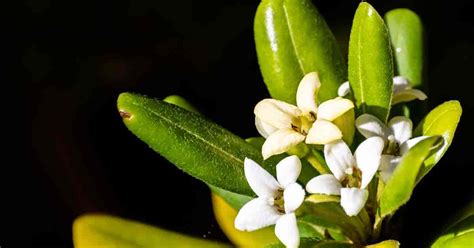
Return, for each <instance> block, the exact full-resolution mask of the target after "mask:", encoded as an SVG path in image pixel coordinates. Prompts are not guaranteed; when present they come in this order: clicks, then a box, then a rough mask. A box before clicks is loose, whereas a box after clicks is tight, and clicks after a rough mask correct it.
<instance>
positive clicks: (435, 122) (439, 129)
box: [414, 101, 462, 181]
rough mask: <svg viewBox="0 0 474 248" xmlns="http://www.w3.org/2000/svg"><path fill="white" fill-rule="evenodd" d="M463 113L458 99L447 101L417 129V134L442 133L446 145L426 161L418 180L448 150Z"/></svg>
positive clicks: (429, 114) (432, 112) (435, 109)
mask: <svg viewBox="0 0 474 248" xmlns="http://www.w3.org/2000/svg"><path fill="white" fill-rule="evenodd" d="M461 114H462V108H461V104H460V103H459V102H458V101H447V102H444V103H443V104H441V105H439V106H438V107H436V108H434V109H433V110H431V112H430V113H428V115H427V116H426V117H425V118H424V119H423V120H422V121H421V122H420V124H419V125H418V126H417V128H416V129H415V132H414V134H415V136H420V135H440V136H442V137H443V138H444V146H443V147H442V148H441V149H440V150H439V151H438V152H437V153H435V154H433V155H432V156H430V157H429V158H428V159H427V160H426V161H425V163H424V166H423V167H422V169H421V171H420V174H419V175H418V181H420V180H421V179H422V178H423V177H424V176H425V175H426V174H427V173H428V172H429V171H430V170H431V169H432V168H433V167H434V166H435V165H436V164H437V163H438V161H439V160H440V159H441V158H442V157H443V155H444V153H446V151H447V150H448V148H449V146H450V145H451V143H452V141H453V138H454V134H455V132H456V127H457V126H458V123H459V121H460V119H461Z"/></svg>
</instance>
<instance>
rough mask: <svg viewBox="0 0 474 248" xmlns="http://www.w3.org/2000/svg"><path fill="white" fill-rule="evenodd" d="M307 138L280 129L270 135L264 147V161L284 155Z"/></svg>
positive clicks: (288, 130) (291, 131)
mask: <svg viewBox="0 0 474 248" xmlns="http://www.w3.org/2000/svg"><path fill="white" fill-rule="evenodd" d="M304 139H305V136H304V135H302V134H300V133H298V132H296V131H294V130H292V129H287V128H285V129H280V130H278V131H276V132H274V133H273V134H272V135H270V136H269V137H268V138H267V140H265V143H263V146H262V155H263V159H267V158H269V157H271V156H273V155H276V154H280V153H284V152H286V151H288V150H289V149H290V148H292V147H293V146H296V145H297V144H299V143H301V142H303V141H304Z"/></svg>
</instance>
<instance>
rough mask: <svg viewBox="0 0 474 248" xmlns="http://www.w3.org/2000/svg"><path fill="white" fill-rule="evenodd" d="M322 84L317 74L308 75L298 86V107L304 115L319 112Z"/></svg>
mask: <svg viewBox="0 0 474 248" xmlns="http://www.w3.org/2000/svg"><path fill="white" fill-rule="evenodd" d="M320 87H321V82H320V81H319V76H318V73H317V72H310V73H308V74H306V75H305V76H304V77H303V79H302V80H301V82H300V84H299V85H298V90H297V92H296V105H297V106H298V108H300V109H301V111H303V112H304V113H309V112H313V113H316V112H317V111H318V105H317V103H316V101H317V97H318V92H319V88H320Z"/></svg>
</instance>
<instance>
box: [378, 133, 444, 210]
mask: <svg viewBox="0 0 474 248" xmlns="http://www.w3.org/2000/svg"><path fill="white" fill-rule="evenodd" d="M440 141H442V139H441V137H439V136H434V137H430V138H427V139H425V140H423V141H421V142H420V143H418V144H416V145H415V146H414V147H412V148H411V149H410V150H409V151H408V152H407V153H406V154H405V155H404V156H403V157H402V160H401V161H400V163H399V164H398V166H397V168H396V169H395V171H394V172H393V174H392V176H391V177H390V179H389V180H388V182H387V184H386V185H385V188H384V190H383V192H382V195H381V197H380V208H379V211H380V215H381V218H382V219H383V218H384V217H385V216H387V215H389V214H393V213H394V212H395V211H396V210H397V209H398V208H399V207H401V206H402V205H403V204H405V203H406V202H407V201H408V200H409V199H410V196H411V194H412V191H413V189H414V188H415V184H416V176H417V175H418V172H419V171H420V169H421V167H422V166H423V161H425V159H426V158H427V157H428V156H429V155H431V153H432V152H433V151H435V150H436V149H437V148H439V146H440V145H441V144H442V142H440Z"/></svg>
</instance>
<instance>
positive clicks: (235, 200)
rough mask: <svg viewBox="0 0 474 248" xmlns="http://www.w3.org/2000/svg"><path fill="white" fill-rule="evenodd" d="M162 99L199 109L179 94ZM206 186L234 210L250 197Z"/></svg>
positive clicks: (193, 109) (188, 107)
mask: <svg viewBox="0 0 474 248" xmlns="http://www.w3.org/2000/svg"><path fill="white" fill-rule="evenodd" d="M163 101H164V102H168V103H171V104H174V105H176V106H178V107H181V108H184V109H186V110H188V111H191V112H194V113H197V114H199V111H197V109H196V108H195V107H194V106H193V105H192V104H191V103H189V102H188V101H187V100H186V99H184V98H183V97H181V96H178V95H171V96H168V97H166V98H165V99H163ZM247 142H248V141H247ZM208 186H209V188H210V189H211V191H212V192H213V193H215V194H217V195H219V196H220V197H221V198H222V199H223V200H225V201H226V202H227V204H229V205H230V206H231V207H232V208H234V209H236V210H239V209H240V208H241V207H242V206H243V205H244V204H245V203H247V202H248V201H250V200H251V199H252V197H249V196H246V195H241V194H237V193H233V192H230V191H227V190H224V189H221V188H219V187H216V186H212V185H210V184H208Z"/></svg>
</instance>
